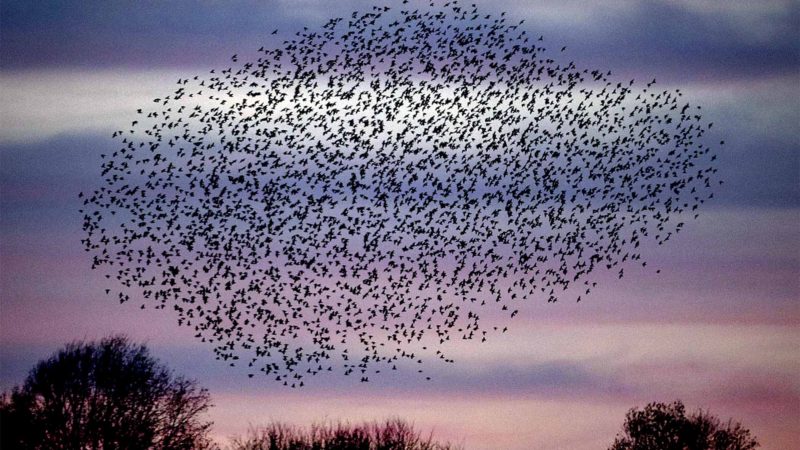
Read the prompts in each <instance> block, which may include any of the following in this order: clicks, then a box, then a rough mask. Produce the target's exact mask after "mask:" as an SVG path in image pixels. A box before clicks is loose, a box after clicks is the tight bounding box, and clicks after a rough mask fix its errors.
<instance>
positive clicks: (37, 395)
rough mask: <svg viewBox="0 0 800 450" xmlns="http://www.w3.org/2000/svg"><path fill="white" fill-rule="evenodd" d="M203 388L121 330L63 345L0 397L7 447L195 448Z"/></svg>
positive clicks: (205, 404) (203, 437)
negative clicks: (96, 338) (155, 357)
mask: <svg viewBox="0 0 800 450" xmlns="http://www.w3.org/2000/svg"><path fill="white" fill-rule="evenodd" d="M210 406H211V402H210V396H209V394H208V391H207V390H205V389H202V388H199V387H197V385H196V383H195V382H194V381H192V380H188V379H185V378H182V377H179V376H174V375H173V374H172V373H171V372H170V371H169V370H168V369H167V368H166V367H164V366H163V365H161V364H160V363H159V362H158V361H157V360H156V359H154V358H153V357H151V356H150V354H149V351H148V350H147V348H146V347H145V346H143V345H134V344H132V343H130V342H129V341H128V339H127V338H125V337H121V336H114V337H109V338H106V339H103V340H101V341H100V342H88V343H87V342H75V343H72V344H68V345H67V346H66V347H64V348H63V349H61V350H60V351H58V352H57V353H56V354H55V355H53V356H52V357H50V358H49V359H47V360H44V361H40V362H39V363H38V364H37V365H36V366H35V367H34V368H33V369H32V370H31V371H30V373H29V374H28V377H27V379H26V380H25V383H24V384H23V385H22V386H21V387H16V388H14V390H13V391H12V392H11V394H10V395H9V394H6V393H4V394H3V396H2V400H1V401H0V421H2V428H3V430H2V442H0V443H1V444H2V447H3V448H8V449H12V448H14V449H23V450H24V449H87V450H99V449H119V450H134V449H151V450H161V449H164V450H166V449H195V448H202V447H205V446H207V445H208V442H209V440H208V438H207V434H208V430H209V427H210V426H211V424H210V423H209V422H204V421H202V420H201V419H200V415H201V414H202V413H204V412H205V411H206V410H207V409H208V408H209V407H210Z"/></svg>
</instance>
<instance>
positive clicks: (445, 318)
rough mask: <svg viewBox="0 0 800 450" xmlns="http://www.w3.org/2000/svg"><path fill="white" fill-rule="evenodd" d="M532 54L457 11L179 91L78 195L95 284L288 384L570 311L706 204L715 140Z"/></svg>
mask: <svg viewBox="0 0 800 450" xmlns="http://www.w3.org/2000/svg"><path fill="white" fill-rule="evenodd" d="M404 3H407V2H404ZM543 45H544V41H543V38H542V37H539V36H531V35H529V34H528V33H527V32H526V31H525V30H524V29H523V27H522V22H520V23H513V24H511V23H510V22H509V21H508V20H507V18H506V15H505V13H503V14H500V15H499V16H493V15H488V14H485V13H482V12H479V11H478V9H477V8H476V7H475V6H474V5H471V6H462V5H461V4H459V3H458V2H457V1H450V2H448V3H445V4H444V5H442V6H436V5H434V4H433V3H431V4H429V5H427V7H421V9H417V10H402V11H395V10H393V9H390V8H389V7H374V8H372V9H371V10H369V11H366V12H354V13H353V14H352V15H350V16H348V17H345V18H336V19H333V20H330V21H329V22H328V23H327V24H325V25H324V26H322V27H321V28H320V29H316V30H312V29H308V28H304V29H303V31H301V32H298V33H296V34H295V35H294V37H293V38H292V39H290V40H286V41H284V42H283V45H282V46H280V47H279V48H274V49H265V48H261V49H260V50H259V53H258V57H257V58H253V60H252V61H247V62H239V56H234V57H233V58H232V62H233V64H232V67H230V68H226V69H224V70H221V71H214V70H212V71H211V73H210V74H209V75H207V76H195V77H193V78H187V79H181V80H179V81H178V87H177V90H175V91H174V92H172V93H171V94H170V95H166V96H164V97H162V98H156V99H155V100H154V106H153V108H151V109H147V108H144V109H140V110H138V111H137V112H138V114H139V116H138V117H137V118H136V120H134V121H133V123H132V126H131V128H130V129H129V130H120V131H117V132H115V133H114V137H115V138H116V139H118V140H120V141H121V146H120V148H119V149H118V150H116V151H114V152H113V154H110V155H105V156H104V160H103V164H102V176H103V180H104V181H103V183H102V185H101V186H100V187H98V189H96V190H95V191H94V192H91V193H88V194H81V197H83V199H84V209H82V211H81V212H82V213H83V214H84V230H85V232H86V237H85V239H84V240H83V243H84V245H85V248H86V250H87V251H88V252H90V254H91V256H92V259H93V268H104V269H107V272H106V277H108V278H110V279H111V280H113V281H114V286H117V287H118V289H116V290H115V289H111V290H112V291H115V292H114V295H118V297H119V300H120V301H127V300H130V299H132V298H133V299H135V300H137V301H142V302H143V304H142V308H144V307H145V305H146V304H150V305H152V306H154V307H156V308H168V309H173V310H174V311H175V312H176V314H177V317H178V322H179V323H180V324H182V325H184V326H190V327H193V328H194V329H195V330H196V333H197V335H196V336H197V338H198V339H201V340H202V341H204V342H210V343H211V345H212V346H213V347H214V350H215V352H216V354H217V356H218V358H220V359H224V360H226V361H228V362H229V363H231V364H235V363H236V362H237V361H238V360H240V358H241V361H240V363H242V364H244V363H246V364H247V365H248V366H249V367H250V368H251V374H250V376H253V374H254V373H257V372H258V371H259V370H260V371H261V372H263V373H265V374H267V375H269V376H270V377H273V378H274V379H276V380H278V381H282V382H283V383H284V384H286V385H287V386H291V387H299V386H302V385H303V384H304V382H303V379H304V377H306V376H308V375H314V374H318V373H320V372H323V371H332V370H333V369H334V366H338V367H340V368H342V369H343V371H344V373H345V374H356V376H359V377H360V379H361V381H368V380H369V377H370V376H373V374H374V373H379V372H380V371H381V369H384V370H391V369H396V368H397V365H398V364H399V363H400V362H402V361H405V360H410V361H413V362H414V363H420V362H422V357H423V353H424V354H427V355H429V356H431V357H433V355H435V356H436V357H438V358H441V359H442V360H444V361H447V362H452V360H451V359H449V358H447V357H446V356H445V354H444V353H443V352H442V350H441V348H442V346H443V345H444V344H445V343H446V342H447V341H450V340H451V339H465V340H476V341H485V340H486V338H487V334H488V333H490V332H491V331H493V330H497V332H500V331H505V328H502V330H498V328H500V327H502V324H501V325H500V327H498V326H494V327H486V326H483V324H482V322H481V316H482V315H483V314H485V313H487V312H493V311H497V312H500V313H502V314H508V315H509V316H511V317H514V316H515V315H516V314H518V311H519V308H520V306H521V305H522V304H523V303H524V302H529V301H532V300H534V299H537V298H541V299H546V300H548V301H556V299H557V298H559V296H560V295H563V294H564V292H565V291H567V290H568V289H569V292H579V296H577V300H581V296H586V294H589V293H590V292H591V289H592V287H593V286H594V285H596V281H593V278H592V277H591V276H590V275H591V274H592V273H593V272H594V271H596V270H597V269H604V270H613V271H615V272H614V273H617V271H618V274H619V276H620V277H621V276H622V275H623V269H622V266H623V263H625V262H630V261H633V262H635V263H637V264H642V265H645V264H646V263H645V262H644V261H642V260H641V255H640V253H639V249H638V248H639V246H640V244H642V243H643V242H644V241H648V240H650V241H654V242H657V243H658V244H661V243H663V242H665V241H667V240H669V239H670V238H671V237H672V236H674V235H675V233H677V232H678V231H680V230H681V228H682V226H683V222H680V221H679V219H680V220H682V218H683V217H692V216H695V217H696V213H697V211H695V210H696V209H697V208H698V206H699V205H700V204H702V203H703V202H704V201H705V200H706V199H707V198H709V197H711V196H712V194H711V190H710V188H711V187H712V183H716V182H715V181H714V175H713V174H714V173H715V172H716V169H715V168H714V167H713V163H712V161H713V160H714V159H715V156H714V155H713V152H712V151H711V147H710V146H708V145H706V144H704V143H703V139H702V137H703V135H704V134H705V133H706V132H707V130H708V129H709V128H710V127H711V124H710V123H704V122H703V121H702V119H701V116H700V115H699V114H698V108H697V107H694V106H690V105H689V104H687V103H683V102H681V100H680V98H681V95H682V94H681V93H680V91H679V90H674V91H657V90H654V89H655V88H653V84H654V83H655V80H653V81H652V82H650V83H647V85H646V87H638V86H636V87H634V82H633V81H630V82H625V83H621V82H614V81H611V80H610V78H609V77H610V72H609V73H603V72H601V71H597V70H588V69H581V68H579V67H577V66H576V65H575V64H574V63H573V62H567V61H565V59H566V58H564V57H563V55H565V53H562V52H563V51H564V50H565V49H564V48H561V51H556V52H552V53H554V55H551V56H548V55H550V53H551V52H549V51H548V50H547V49H546V48H545V47H544V46H543ZM107 292H110V291H107ZM572 298H575V297H574V296H573V297H572ZM487 328H489V329H487ZM421 345H424V347H422V348H424V349H425V351H424V352H423V353H420V351H419V348H420V347H419V346H421ZM415 349H417V351H415ZM419 367H421V366H419ZM419 371H420V372H422V370H419Z"/></svg>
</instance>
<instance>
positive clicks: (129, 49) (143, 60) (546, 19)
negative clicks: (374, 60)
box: [0, 0, 800, 79]
mask: <svg viewBox="0 0 800 450" xmlns="http://www.w3.org/2000/svg"><path fill="white" fill-rule="evenodd" d="M420 3H421V2H420ZM477 3H478V6H479V7H480V8H481V10H482V11H485V12H487V13H499V12H501V11H508V12H509V17H510V18H511V19H520V20H521V19H525V20H526V24H525V27H526V28H527V29H528V31H529V32H530V33H531V34H535V35H537V36H538V35H539V34H544V35H545V36H546V42H549V44H550V45H551V46H557V47H560V46H561V45H564V44H566V45H568V47H569V48H570V51H569V52H567V57H569V58H573V59H575V60H576V61H577V62H578V63H579V65H585V66H590V67H594V66H597V67H600V68H607V69H611V70H614V71H616V72H619V73H623V74H626V76H629V75H640V76H642V77H648V76H654V75H656V74H659V75H660V76H662V77H666V76H670V77H673V78H677V79H687V78H688V79H709V78H710V79H717V78H738V77H763V76H766V75H775V74H786V73H792V72H795V73H796V71H797V68H798V64H800V43H798V41H797V40H796V39H792V36H794V35H796V34H797V23H798V17H800V13H798V11H799V10H800V7H798V6H797V4H796V3H794V2H785V1H781V0H770V1H765V2H711V1H699V2H694V1H686V0H661V1H642V0H614V1H611V2H588V3H587V2H584V1H577V0H565V1H555V0H543V1H537V2H528V1H519V0H504V1H500V2H488V1H486V0H482V1H477ZM372 5H373V2H370V1H366V0H350V1H348V2H345V3H344V4H342V3H341V2H340V3H337V7H336V10H335V11H334V12H332V11H331V8H330V5H329V3H326V2H321V1H310V0H304V1H303V2H302V3H301V4H300V5H298V4H297V2H288V1H283V0H280V1H272V2H268V1H254V0H234V1H230V2H211V1H200V2H196V1H189V0H178V1H173V2H169V3H163V2H134V1H121V2H114V3H108V2H103V1H98V0H91V1H75V0H70V1H65V0H61V1H49V2H26V1H23V0H7V1H5V2H3V3H2V5H0V10H1V11H2V15H1V16H2V17H3V36H2V37H0V39H2V44H3V48H4V51H3V56H2V59H0V63H1V64H2V66H3V67H5V68H26V67H27V68H31V67H110V66H121V67H132V66H137V67H156V66H158V67H188V66H193V67H211V66H214V65H218V64H224V63H225V62H226V61H227V60H228V58H229V57H230V55H231V54H233V53H239V54H242V53H243V52H250V51H253V50H255V49H256V48H258V47H259V46H261V45H267V46H271V45H277V44H279V43H280V42H281V40H283V39H285V38H286V37H289V36H291V34H292V33H293V32H294V31H295V30H299V29H301V28H302V27H303V26H309V27H315V26H320V25H322V23H323V22H324V21H326V19H327V18H329V16H330V15H331V14H336V15H337V16H341V15H347V14H349V12H350V11H351V10H357V9H358V10H361V9H369V8H371V7H372ZM412 5H413V4H412ZM274 28H278V29H280V30H281V33H280V34H279V35H278V36H273V35H272V34H271V31H272V30H273V29H274Z"/></svg>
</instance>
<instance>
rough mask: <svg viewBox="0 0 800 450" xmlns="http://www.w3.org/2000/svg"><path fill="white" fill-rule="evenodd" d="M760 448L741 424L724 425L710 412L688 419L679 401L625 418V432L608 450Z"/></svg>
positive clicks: (650, 407) (650, 405) (653, 407)
mask: <svg viewBox="0 0 800 450" xmlns="http://www.w3.org/2000/svg"><path fill="white" fill-rule="evenodd" d="M758 447H759V443H758V441H757V440H756V438H755V437H753V436H752V435H751V434H750V430H748V429H746V428H743V427H742V425H741V424H740V423H738V422H733V421H731V420H728V422H727V423H725V424H723V423H722V422H721V421H720V420H719V419H718V418H716V417H715V416H712V415H711V414H709V413H708V412H704V411H702V410H701V411H698V412H696V413H694V414H691V415H689V416H687V415H686V408H685V407H684V406H683V403H682V402H680V401H675V402H673V403H671V404H666V403H650V404H648V405H647V406H645V407H644V409H641V410H639V409H636V408H633V409H631V410H630V411H628V414H627V415H626V416H625V424H624V425H623V426H622V433H621V434H619V435H617V438H616V440H615V441H614V444H613V445H612V446H611V447H609V450H655V449H657V450H753V449H755V448H758Z"/></svg>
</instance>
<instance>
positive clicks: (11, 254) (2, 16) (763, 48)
mask: <svg viewBox="0 0 800 450" xmlns="http://www.w3.org/2000/svg"><path fill="white" fill-rule="evenodd" d="M383 3H388V2H367V1H363V0H344V1H336V2H332V1H331V2H324V1H313V0H292V1H290V0H278V1H269V0H263V1H241V0H231V1H226V2H222V1H211V0H207V1H190V0H174V1H170V2H162V1H141V0H137V1H133V0H130V1H127V0H118V1H107V0H82V1H78V0H73V1H67V0H65V1H30V0H29V1H24V0H3V1H2V2H0V21H2V23H1V24H0V388H2V389H3V390H7V389H10V388H11V387H13V386H14V385H17V384H20V383H21V382H22V381H23V380H24V377H25V374H26V373H27V371H28V370H29V369H30V368H31V366H32V365H33V364H34V363H35V362H36V361H38V360H39V359H42V358H44V357H47V356H48V355H50V354H51V353H52V352H54V351H55V350H57V349H58V348H59V347H60V346H62V345H63V344H64V343H67V342H70V341H73V340H78V339H95V338H101V337H103V336H107V335H109V334H115V333H124V334H127V335H128V336H129V337H131V338H132V339H134V340H136V341H141V342H145V343H147V344H148V345H149V346H150V348H151V349H152V351H153V354H154V355H155V356H156V357H158V358H159V359H160V360H161V361H163V362H164V363H166V364H167V365H168V366H170V367H171V368H173V369H175V371H176V372H177V373H180V374H184V375H186V376H188V377H191V378H195V379H197V380H198V382H199V383H200V384H201V385H202V386H205V387H208V388H209V390H210V392H211V395H212V397H213V400H214V404H215V405H216V406H215V407H214V408H213V409H212V410H211V412H210V418H211V419H212V420H213V421H214V422H215V426H214V434H215V435H216V436H217V437H219V438H220V440H224V439H225V438H226V437H228V436H231V435H235V434H240V433H243V432H244V431H246V430H247V429H248V427H250V426H251V425H258V424H259V423H265V422H267V421H269V420H272V419H276V420H281V421H286V422H289V423H294V424H309V423H311V422H313V421H319V420H351V421H356V420H362V419H369V420H372V419H382V418H386V417H394V416H397V417H401V418H404V419H408V420H409V421H412V422H413V423H414V424H416V425H417V426H418V427H419V428H421V429H422V430H425V431H430V430H432V431H433V432H434V434H435V435H436V436H438V437H440V438H443V439H446V440H451V441H453V442H457V443H462V444H464V446H465V447H466V450H486V449H509V450H523V449H550V450H554V449H565V450H584V449H585V450H589V449H599V448H605V447H607V446H608V445H609V444H610V443H611V442H612V441H613V439H614V436H615V434H616V433H617V432H618V431H619V428H620V426H621V424H622V422H623V420H624V415H625V412H626V411H627V410H628V409H629V408H631V407H634V406H644V405H645V404H646V403H648V402H651V401H665V402H668V401H672V400H675V399H681V400H683V401H684V403H685V404H686V405H687V408H689V409H692V410H693V409H696V408H700V407H702V408H703V409H709V410H711V412H712V413H715V414H717V415H719V416H721V417H722V418H724V419H727V418H728V417H733V418H735V419H737V420H741V421H742V423H743V424H744V425H745V426H746V427H748V428H750V429H751V430H752V431H753V433H754V434H755V435H756V436H758V437H759V438H760V440H761V442H762V444H763V448H764V449H766V450H780V449H789V448H798V447H800V431H798V430H800V376H799V375H798V373H800V225H798V224H800V132H798V131H800V29H798V27H800V25H799V24H800V6H799V5H798V3H797V2H793V1H789V0H787V1H778V0H764V1H758V2H753V1H739V0H731V1H718V0H657V1H637V0H610V1H606V2H590V1H587V2H580V1H575V0H557V1H556V0H544V1H513V0H496V1H486V0H474V3H477V5H478V7H479V8H480V9H481V10H482V11H485V12H486V13H493V14H499V13H500V12H502V11H506V12H507V14H508V16H510V17H511V19H516V20H522V19H525V23H524V27H525V28H526V29H527V30H528V31H529V32H530V33H531V34H535V35H544V36H545V39H546V41H547V42H548V43H549V45H551V46H553V47H560V46H567V48H568V50H567V52H568V56H569V58H571V59H572V60H574V61H575V62H576V64H577V65H579V66H580V67H586V68H598V69H602V70H611V71H612V75H611V79H612V80H617V81H628V80H630V79H631V78H633V79H636V80H637V81H643V82H647V81H649V80H651V79H652V78H656V79H657V81H658V86H661V87H662V88H664V89H668V88H679V89H681V91H682V92H683V93H684V95H685V98H686V99H687V101H690V102H691V103H693V104H699V105H702V106H703V110H704V117H705V118H706V119H707V120H709V121H711V122H714V127H713V129H712V130H711V132H710V134H711V137H712V138H713V139H714V140H725V141H726V145H725V146H724V147H723V148H722V149H721V150H720V151H719V158H718V161H719V166H718V167H719V176H720V178H721V179H723V180H724V182H725V184H724V185H722V186H719V187H718V188H716V190H715V196H714V199H713V200H712V201H711V202H709V203H707V204H706V205H704V208H703V209H702V211H701V214H700V217H699V219H698V220H696V221H689V223H687V225H686V226H685V227H684V231H683V232H681V233H680V234H679V235H678V236H677V237H676V238H674V239H673V240H671V241H670V242H668V243H666V244H665V245H663V246H655V245H653V246H650V247H647V248H645V249H644V251H643V257H644V258H645V259H647V261H648V267H647V269H648V270H643V269H641V268H636V267H630V268H626V274H625V277H624V278H623V279H617V276H616V273H608V274H606V273H603V274H601V275H600V277H601V283H600V284H599V285H598V287H597V289H596V290H594V291H593V292H592V294H591V295H590V296H589V297H587V298H584V300H583V301H582V302H580V303H575V302H574V301H571V300H568V301H562V302H557V303H555V304H548V303H547V302H546V301H545V299H531V300H530V304H529V305H528V306H526V307H525V308H524V309H523V311H521V313H520V314H519V316H517V317H516V318H514V319H513V320H512V321H510V322H509V323H508V326H509V331H508V333H506V334H503V335H495V336H492V338H491V339H490V340H489V341H488V342H486V343H483V344H477V343H474V342H466V343H451V344H450V345H449V347H446V350H449V355H450V356H451V357H453V358H454V359H455V360H456V363H455V364H443V363H442V364H439V363H437V362H436V361H435V360H433V359H431V360H429V361H427V363H428V364H429V365H428V371H429V372H430V373H431V374H432V380H431V381H424V380H422V379H420V378H418V377H415V376H409V375H411V374H413V372H415V371H414V370H412V369H409V370H407V371H403V370H401V371H399V372H398V373H397V374H393V375H391V376H388V375H387V376H386V377H383V378H375V379H374V380H372V381H371V382H370V383H367V384H364V383H359V382H358V378H355V377H344V376H342V375H341V374H339V373H333V374H330V375H326V376H318V377H315V378H313V379H311V380H308V381H306V384H307V386H306V387H305V388H303V389H299V390H291V389H287V388H285V387H283V386H282V385H279V384H278V383H274V382H272V381H271V380H270V379H269V378H265V377H259V376H256V377H254V378H248V377H247V376H246V372H245V371H244V370H240V369H238V368H230V367H228V366H227V364H225V363H222V362H219V361H217V360H215V359H214V354H213V352H212V351H211V349H210V347H206V346H204V345H203V344H201V343H200V342H197V341H196V340H195V339H194V338H193V337H192V336H193V332H192V330H191V329H188V328H180V327H178V326H177V325H176V323H175V321H176V318H175V316H173V315H171V314H170V312H169V311H168V310H164V311H156V310H152V309H145V310H141V309H139V303H137V302H130V303H126V304H123V305H120V304H119V303H118V302H117V301H115V299H114V298H110V297H107V296H105V295H104V289H105V287H106V284H105V283H106V282H105V280H104V279H103V278H102V275H101V274H100V273H96V272H93V271H92V270H91V269H90V262H91V261H90V259H89V257H87V256H86V254H85V253H84V251H83V248H82V245H81V243H80V239H81V238H82V237H83V231H82V229H81V225H82V216H81V214H79V212H78V210H79V209H80V208H81V202H80V201H79V199H78V193H79V192H81V191H91V190H92V189H94V188H95V186H96V185H97V184H98V183H99V182H100V173H99V166H100V154H102V153H107V152H109V151H113V149H114V148H115V147H116V146H117V143H116V142H115V141H112V140H111V133H112V131H113V130H117V129H121V128H122V127H124V126H126V125H127V124H129V123H130V121H131V120H132V118H134V115H135V111H136V109H137V108H140V107H142V106H146V105H148V104H150V103H151V102H152V99H153V98H155V97H159V96H162V95H163V94H165V93H170V92H171V91H172V90H174V84H175V82H176V81H177V79H178V78H185V77H187V76H193V75H195V74H202V73H207V72H208V71H209V70H210V69H213V68H220V67H227V64H228V63H229V60H230V56H231V55H232V54H234V53H238V54H252V53H253V52H254V51H255V50H256V49H258V48H259V47H261V46H267V47H270V46H276V45H279V44H280V42H282V40H283V39H285V38H287V37H289V36H290V35H292V34H293V33H294V32H295V31H297V30H300V29H302V27H303V26H309V27H312V26H314V27H316V26H319V25H321V24H323V23H324V22H326V21H327V20H328V19H329V18H331V17H338V16H340V15H348V14H349V13H350V12H351V11H353V10H356V9H361V8H368V7H370V6H372V5H373V4H383ZM395 3H399V2H395ZM465 3H472V2H471V1H467V2H465ZM411 4H412V5H413V4H414V2H413V1H412V2H411ZM276 28H277V29H278V30H279V32H278V33H277V34H275V35H272V34H271V33H272V31H273V30H274V29H276ZM651 269H652V270H651ZM654 269H660V270H661V272H660V273H658V274H656V273H655V271H654Z"/></svg>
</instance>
